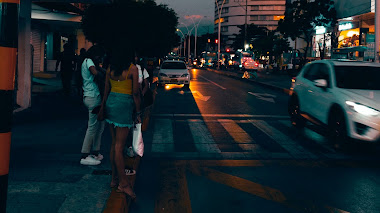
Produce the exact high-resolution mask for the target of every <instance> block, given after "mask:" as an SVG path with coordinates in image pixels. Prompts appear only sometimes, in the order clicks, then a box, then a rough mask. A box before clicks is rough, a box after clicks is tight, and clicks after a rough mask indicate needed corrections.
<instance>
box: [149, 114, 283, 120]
mask: <svg viewBox="0 0 380 213" xmlns="http://www.w3.org/2000/svg"><path fill="white" fill-rule="evenodd" d="M152 116H153V117H224V118H274V119H289V116H283V115H249V114H152Z"/></svg>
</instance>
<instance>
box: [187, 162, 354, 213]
mask: <svg viewBox="0 0 380 213" xmlns="http://www.w3.org/2000/svg"><path fill="white" fill-rule="evenodd" d="M190 170H191V171H192V172H193V173H194V174H196V175H199V176H204V177H206V178H208V179H210V180H212V181H214V182H217V183H221V184H224V185H227V186H230V187H232V188H235V189H237V190H239V191H243V192H247V193H249V194H251V195H254V196H258V197H261V198H263V199H266V200H270V201H274V202H277V203H280V204H283V205H285V206H287V207H288V208H292V209H296V210H299V211H305V209H309V210H312V212H322V210H324V211H326V210H329V211H330V212H339V213H348V212H346V211H344V210H341V209H337V208H334V207H330V206H318V205H316V204H315V203H313V202H310V201H299V200H297V201H292V200H290V199H288V198H287V197H286V196H285V195H284V194H283V193H282V192H281V191H279V190H277V189H274V188H271V187H268V186H264V185H261V184H258V183H255V182H252V181H249V180H246V179H243V178H240V177H236V176H233V175H230V174H226V173H223V172H220V171H217V170H214V169H210V168H198V169H194V168H190Z"/></svg>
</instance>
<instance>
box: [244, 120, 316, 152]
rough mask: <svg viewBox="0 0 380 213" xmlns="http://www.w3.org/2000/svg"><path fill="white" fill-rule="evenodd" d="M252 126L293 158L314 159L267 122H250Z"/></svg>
mask: <svg viewBox="0 0 380 213" xmlns="http://www.w3.org/2000/svg"><path fill="white" fill-rule="evenodd" d="M251 123H252V125H254V126H255V127H256V128H258V129H259V130H261V131H262V132H263V133H265V134H266V135H268V136H269V137H270V138H272V139H273V140H274V141H276V142H277V143H278V144H279V145H280V146H281V147H282V148H284V149H285V150H286V151H287V152H289V153H290V155H292V156H293V157H294V158H297V159H299V158H312V159H316V158H317V156H315V155H314V154H313V153H311V152H309V151H307V150H306V149H304V148H303V147H302V146H301V145H299V144H297V143H296V142H295V141H293V140H292V139H291V138H289V137H288V136H287V135H285V134H283V133H282V132H281V131H279V130H277V129H276V128H274V127H272V126H271V125H269V124H268V123H267V122H265V121H262V120H251Z"/></svg>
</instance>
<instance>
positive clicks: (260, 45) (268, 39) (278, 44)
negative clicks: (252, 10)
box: [233, 24, 290, 57]
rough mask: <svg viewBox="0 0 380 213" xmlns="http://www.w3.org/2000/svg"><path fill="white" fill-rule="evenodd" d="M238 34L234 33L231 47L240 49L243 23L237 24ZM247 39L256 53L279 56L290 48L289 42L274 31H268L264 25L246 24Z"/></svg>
mask: <svg viewBox="0 0 380 213" xmlns="http://www.w3.org/2000/svg"><path fill="white" fill-rule="evenodd" d="M239 28H240V31H239V32H240V34H235V36H236V37H235V40H234V43H233V47H234V48H235V49H242V47H243V43H244V36H243V35H244V30H245V29H244V25H242V26H239ZM247 41H248V42H249V44H250V45H251V46H252V49H251V50H252V51H253V52H255V54H256V55H258V56H262V55H268V56H276V57H277V56H280V55H281V54H282V53H283V52H287V51H288V50H290V48H289V42H288V41H287V40H286V39H284V38H282V37H280V36H279V35H276V33H275V32H274V31H269V30H268V29H267V28H265V27H259V26H256V25H254V24H250V25H248V26H247Z"/></svg>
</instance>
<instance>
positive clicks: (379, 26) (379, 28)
mask: <svg viewBox="0 0 380 213" xmlns="http://www.w3.org/2000/svg"><path fill="white" fill-rule="evenodd" d="M379 46H380V0H375V62H377V63H379V48H380V47H379Z"/></svg>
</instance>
